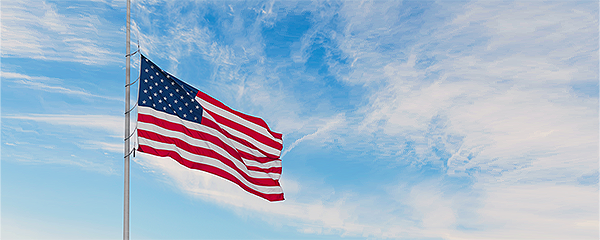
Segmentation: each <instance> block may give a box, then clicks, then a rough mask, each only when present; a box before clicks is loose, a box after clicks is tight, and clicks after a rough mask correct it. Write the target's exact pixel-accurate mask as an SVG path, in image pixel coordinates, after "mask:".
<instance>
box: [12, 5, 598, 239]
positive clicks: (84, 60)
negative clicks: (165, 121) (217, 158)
mask: <svg viewBox="0 0 600 240" xmlns="http://www.w3.org/2000/svg"><path fill="white" fill-rule="evenodd" d="M1 9H2V12H1V14H2V17H1V18H2V36H1V38H2V42H1V52H2V59H1V64H2V67H1V71H2V72H1V77H2V84H1V94H2V97H1V104H2V105H1V106H2V135H1V137H2V139H1V142H2V144H1V149H2V153H1V157H2V160H1V169H2V188H1V189H2V195H1V197H2V198H1V200H2V203H1V207H2V209H1V210H2V219H1V220H2V229H1V230H2V232H1V234H2V239H119V238H121V236H122V235H121V234H122V204H123V203H122V201H123V164H122V156H123V145H122V138H123V122H124V118H123V111H124V100H123V96H124V88H123V86H124V81H125V59H124V55H125V12H126V11H125V1H122V0H120V1H111V0H97V1H2V3H1ZM138 41H139V44H140V49H141V52H142V53H144V54H145V55H146V56H147V57H148V58H150V59H151V60H152V61H154V62H155V63H156V64H158V65H159V66H161V67H162V68H163V69H165V70H166V71H168V72H170V73H172V74H173V75H175V76H177V77H178V78H179V79H181V80H183V81H186V82H187V83H189V84H191V85H193V86H195V87H197V88H198V89H201V90H202V91H204V92H206V93H208V94H210V95H211V96H213V97H215V98H217V99H219V100H221V101H222V102H224V103H225V104H227V105H228V106H230V107H232V108H234V109H237V110H240V111H243V112H245V113H249V114H252V115H255V116H260V117H262V118H264V119H265V120H266V121H267V123H269V125H270V127H271V128H272V129H274V130H275V131H278V132H281V133H283V134H284V150H283V156H282V160H283V174H282V177H281V183H282V186H283V189H284V192H285V195H286V200H285V201H284V202H279V203H269V202H267V201H264V200H263V199H260V198H258V197H256V196H254V195H251V194H248V193H246V192H244V191H243V190H241V189H240V188H239V187H237V186H236V185H234V184H231V183H230V182H227V181H226V180H222V179H220V178H218V177H214V176H212V175H208V174H205V173H203V172H200V171H194V170H189V169H186V168H185V167H183V166H180V165H179V164H177V163H176V162H174V161H173V160H170V159H163V158H156V157H151V156H147V155H143V154H138V155H136V158H134V159H132V169H131V238H132V239H339V238H344V239H598V237H599V224H600V223H599V220H598V219H599V212H598V206H599V199H598V196H599V192H598V178H599V175H598V174H599V171H598V169H599V164H598V160H599V159H598V156H599V151H598V144H599V142H598V139H599V136H598V132H599V128H598V123H599V119H598V108H599V105H598V66H599V62H598V42H599V40H598V3H597V2H595V1H552V2H538V1H517V2H509V1H475V2H470V1H438V2H433V1H387V2H386V1H312V2H309V1H304V2H294V1H282V2H279V1H278V2H274V1H266V2H259V1H248V2H242V1H230V2H228V1H207V2H203V1H197V2H196V1H171V2H163V1H154V0H134V1H133V3H132V42H133V44H132V49H133V50H135V49H136V48H137V46H136V45H137V42H138ZM138 61H139V58H138V56H136V57H134V58H133V60H132V65H133V69H132V79H135V78H136V77H137V74H138V73H137V72H138V71H139V69H137V66H139V62H138ZM132 95H133V97H132V99H135V91H134V94H132Z"/></svg>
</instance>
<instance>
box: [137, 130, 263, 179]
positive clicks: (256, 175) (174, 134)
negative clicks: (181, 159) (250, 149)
mask: <svg viewBox="0 0 600 240" xmlns="http://www.w3.org/2000/svg"><path fill="white" fill-rule="evenodd" d="M138 129H141V130H146V131H150V132H154V133H157V134H159V135H162V136H167V137H172V138H177V139H179V140H181V141H183V142H186V143H188V144H190V145H192V146H195V147H199V148H204V149H210V150H213V151H215V152H216V153H217V154H219V155H221V156H223V157H225V158H227V159H229V160H230V161H231V162H233V163H234V164H235V166H236V167H237V168H239V169H240V170H242V171H243V172H244V173H246V175H248V176H250V177H252V178H271V176H270V175H268V174H267V173H265V172H259V171H254V170H249V169H248V168H247V167H246V165H244V163H242V162H240V161H239V160H238V159H237V158H235V157H233V156H231V154H229V153H228V152H227V151H226V150H224V149H223V148H221V147H220V146H218V145H216V144H214V143H212V142H210V141H205V140H200V139H196V138H193V137H190V136H188V135H186V134H184V133H181V132H178V131H172V130H168V129H165V128H162V127H159V126H156V125H154V124H151V123H145V122H138ZM140 137H141V136H140Z"/></svg>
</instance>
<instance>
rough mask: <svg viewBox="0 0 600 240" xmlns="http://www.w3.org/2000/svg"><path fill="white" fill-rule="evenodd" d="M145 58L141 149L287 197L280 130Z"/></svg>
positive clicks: (274, 198) (271, 196)
mask: <svg viewBox="0 0 600 240" xmlns="http://www.w3.org/2000/svg"><path fill="white" fill-rule="evenodd" d="M141 58H142V61H141V70H140V71H141V73H140V84H139V86H140V89H139V98H138V130H137V132H138V143H139V151H140V152H144V153H148V154H152V155H155V156H160V157H170V158H172V159H174V160H176V161H177V162H179V163H181V164H182V165H184V166H186V167H188V168H192V169H198V170H201V171H206V172H209V173H212V174H215V175H217V176H220V177H223V178H225V179H227V180H229V181H231V182H233V183H235V184H237V185H238V186H240V187H241V188H243V189H244V190H246V191H248V192H250V193H252V194H255V195H257V196H260V197H262V198H264V199H267V200H269V201H280V200H283V199H284V198H283V190H282V189H281V186H280V185H279V177H280V175H281V159H279V156H280V155H281V149H282V148H283V141H282V135H281V134H280V133H276V132H273V131H271V129H269V126H267V124H266V123H265V121H264V120H262V119H260V118H257V117H253V116H250V115H247V114H244V113H241V112H238V111H235V110H233V109H231V108H229V107H227V106H225V104H223V103H221V102H219V101H217V100H216V99H214V98H212V97H210V96H208V95H207V94H205V93H203V92H201V91H199V90H198V89H196V88H194V87H192V86H190V85H188V84H186V83H184V82H182V81H181V80H179V79H177V78H175V77H174V76H173V75H170V74H169V73H167V72H165V71H163V70H161V69H160V68H158V66H156V65H155V64H154V63H152V62H151V61H150V60H148V59H147V58H146V57H144V56H143V55H142V56H141Z"/></svg>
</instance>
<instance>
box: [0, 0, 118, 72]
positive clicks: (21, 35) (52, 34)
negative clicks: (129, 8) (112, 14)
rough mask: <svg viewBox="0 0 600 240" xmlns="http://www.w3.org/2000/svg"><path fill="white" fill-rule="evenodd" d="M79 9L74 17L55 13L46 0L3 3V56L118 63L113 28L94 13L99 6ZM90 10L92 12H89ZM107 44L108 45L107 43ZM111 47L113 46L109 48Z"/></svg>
mask: <svg viewBox="0 0 600 240" xmlns="http://www.w3.org/2000/svg"><path fill="white" fill-rule="evenodd" d="M70 7H72V8H81V9H82V12H81V13H79V14H77V15H65V14H61V13H60V12H58V10H57V7H56V4H55V3H51V2H47V1H41V2H40V1H5V2H4V3H3V4H2V8H3V9H4V11H3V14H2V57H20V58H33V59H44V60H51V61H68V62H79V63H83V64H87V65H92V64H108V63H115V62H119V61H120V57H119V55H120V54H119V53H117V52H114V51H113V50H111V49H113V47H115V46H114V44H111V43H114V41H112V39H114V38H115V37H118V36H119V35H120V32H119V31H115V29H118V28H115V27H114V26H112V27H111V26H109V25H110V24H109V22H108V21H106V20H105V19H103V18H101V17H99V15H96V14H94V13H93V11H94V10H100V11H102V9H101V8H102V7H100V6H98V5H94V6H93V7H92V8H90V7H85V6H80V4H72V5H71V6H70ZM90 10H92V11H90ZM107 43H108V44H107ZM110 45H113V46H112V47H110Z"/></svg>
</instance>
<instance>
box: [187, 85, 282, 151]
mask: <svg viewBox="0 0 600 240" xmlns="http://www.w3.org/2000/svg"><path fill="white" fill-rule="evenodd" d="M196 100H197V101H198V102H200V105H202V107H203V108H206V109H208V110H209V111H211V112H213V113H215V114H218V115H219V116H221V117H224V118H227V119H229V120H231V121H234V122H236V123H239V124H240V125H242V126H246V127H248V128H250V129H252V130H254V131H255V132H257V133H259V134H261V135H263V136H265V137H267V138H270V139H272V140H273V141H275V142H278V143H281V144H283V141H281V140H280V139H278V138H275V137H273V135H271V133H270V132H269V130H268V129H266V128H264V127H263V126H260V125H258V124H256V123H253V122H250V121H248V120H246V119H244V118H242V117H240V116H238V115H235V114H233V113H231V112H229V111H227V110H225V109H222V108H220V107H217V106H215V105H212V104H211V103H209V102H208V101H205V100H204V99H202V98H200V97H198V96H196ZM233 111H235V110H233Z"/></svg>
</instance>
